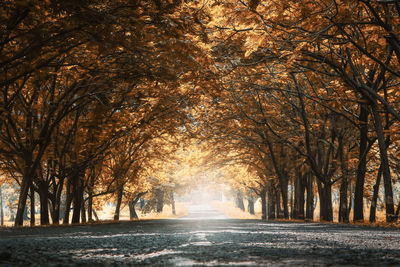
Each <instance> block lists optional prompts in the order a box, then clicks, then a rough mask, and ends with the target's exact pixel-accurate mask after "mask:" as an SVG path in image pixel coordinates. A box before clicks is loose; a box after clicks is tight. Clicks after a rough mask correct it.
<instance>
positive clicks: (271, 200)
mask: <svg viewBox="0 0 400 267" xmlns="http://www.w3.org/2000/svg"><path fill="white" fill-rule="evenodd" d="M275 218H276V194H275V190H274V189H273V188H272V186H270V187H269V188H268V220H274V219H275Z"/></svg>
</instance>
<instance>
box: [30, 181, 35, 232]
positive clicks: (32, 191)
mask: <svg viewBox="0 0 400 267" xmlns="http://www.w3.org/2000/svg"><path fill="white" fill-rule="evenodd" d="M30 193H31V208H30V210H31V226H35V190H34V189H33V183H31V186H30Z"/></svg>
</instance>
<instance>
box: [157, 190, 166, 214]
mask: <svg viewBox="0 0 400 267" xmlns="http://www.w3.org/2000/svg"><path fill="white" fill-rule="evenodd" d="M156 200H157V203H156V212H157V213H160V212H162V211H163V209H164V191H163V190H161V189H158V190H157V193H156Z"/></svg>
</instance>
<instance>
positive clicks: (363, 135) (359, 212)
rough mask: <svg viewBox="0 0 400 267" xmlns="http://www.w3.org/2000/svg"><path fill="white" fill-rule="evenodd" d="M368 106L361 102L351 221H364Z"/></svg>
mask: <svg viewBox="0 0 400 267" xmlns="http://www.w3.org/2000/svg"><path fill="white" fill-rule="evenodd" d="M368 115H369V111H368V106H367V104H361V106H360V115H359V117H358V120H359V121H360V123H361V127H360V154H359V157H358V167H357V178H356V187H355V192H354V216H353V221H355V222H356V221H364V201H363V200H364V180H365V173H366V171H367V152H368V145H367V143H368Z"/></svg>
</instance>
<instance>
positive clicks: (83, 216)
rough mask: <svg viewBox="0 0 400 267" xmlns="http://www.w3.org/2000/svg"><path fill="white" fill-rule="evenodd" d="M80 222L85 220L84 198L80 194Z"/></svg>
mask: <svg viewBox="0 0 400 267" xmlns="http://www.w3.org/2000/svg"><path fill="white" fill-rule="evenodd" d="M81 222H82V223H85V222H86V208H85V200H84V198H83V195H82V207H81Z"/></svg>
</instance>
